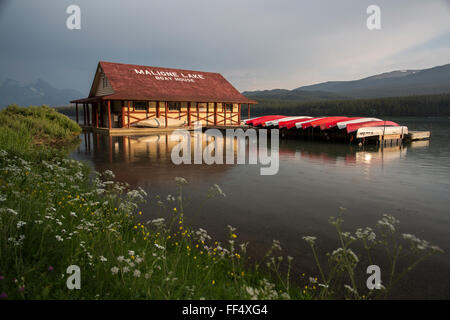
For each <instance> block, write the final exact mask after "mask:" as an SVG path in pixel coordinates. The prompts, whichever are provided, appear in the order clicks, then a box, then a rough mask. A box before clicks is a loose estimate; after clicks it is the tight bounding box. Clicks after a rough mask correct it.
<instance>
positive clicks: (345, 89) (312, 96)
mask: <svg viewBox="0 0 450 320" xmlns="http://www.w3.org/2000/svg"><path fill="white" fill-rule="evenodd" d="M439 93H450V64H446V65H443V66H438V67H433V68H429V69H421V70H419V69H414V70H397V71H392V72H386V73H382V74H378V75H374V76H370V77H367V78H363V79H359V80H352V81H327V82H322V83H318V84H314V85H309V86H302V87H299V88H296V89H293V90H287V89H273V90H260V91H244V92H243V95H245V96H246V97H248V98H251V99H255V100H285V101H314V100H340V99H344V100H346V99H358V98H378V97H393V96H409V95H424V94H439ZM82 96H84V95H83V94H82V93H80V92H79V91H77V90H74V89H56V88H54V87H53V86H52V85H50V84H49V83H48V82H46V81H45V80H43V79H37V80H35V81H33V82H31V83H29V84H26V85H21V84H20V83H19V82H18V81H16V80H13V79H6V80H5V81H3V83H2V84H1V85H0V108H3V107H5V106H7V105H9V104H12V103H16V104H18V105H23V106H28V105H41V104H47V105H50V106H64V105H68V104H69V101H70V100H73V99H75V98H79V97H82Z"/></svg>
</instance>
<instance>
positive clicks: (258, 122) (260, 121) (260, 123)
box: [252, 115, 286, 127]
mask: <svg viewBox="0 0 450 320" xmlns="http://www.w3.org/2000/svg"><path fill="white" fill-rule="evenodd" d="M285 117H286V116H279V115H276V116H266V117H263V118H262V119H256V120H254V121H252V125H253V126H254V127H258V126H264V125H265V123H266V122H267V121H271V120H276V119H281V118H285Z"/></svg>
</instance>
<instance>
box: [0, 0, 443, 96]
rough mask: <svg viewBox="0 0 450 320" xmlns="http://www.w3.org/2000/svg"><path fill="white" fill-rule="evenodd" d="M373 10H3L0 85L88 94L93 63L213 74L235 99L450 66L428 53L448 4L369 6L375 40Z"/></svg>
mask: <svg viewBox="0 0 450 320" xmlns="http://www.w3.org/2000/svg"><path fill="white" fill-rule="evenodd" d="M372 2H373V1H365V0H353V1H331V0H330V1H314V2H313V1H288V0H281V1H263V0H247V1H231V0H230V1H212V0H190V1H185V0H177V1H162V0H157V1H138V0H134V1H131V0H129V1H118V0H112V1H87V0H79V1H65V0H53V1H50V0H45V1H44V0H42V1H25V0H17V1H14V2H10V3H7V2H6V3H5V2H4V1H3V2H1V3H2V5H0V10H2V13H1V14H0V19H1V20H0V40H1V43H2V49H1V51H0V68H1V70H2V76H3V78H6V77H11V78H15V79H18V80H21V81H31V80H33V79H35V78H38V77H41V78H43V79H46V80H47V81H49V82H51V83H52V84H53V85H55V86H57V87H73V88H76V89H79V90H83V91H84V92H85V93H87V90H88V88H89V86H90V81H91V79H92V74H93V72H94V70H95V66H96V64H97V62H98V61H99V60H109V61H117V62H124V63H135V64H145V65H156V66H166V67H176V68H187V69H198V70H205V71H217V72H221V73H223V74H224V75H225V76H226V77H227V78H229V79H230V80H231V81H232V82H233V83H234V84H235V85H236V86H237V88H238V89H240V90H246V89H256V88H260V89H266V88H273V87H286V88H292V87H297V86H300V85H305V84H311V83H314V82H318V81H326V80H332V79H351V78H355V77H360V76H364V75H369V74H372V73H376V72H383V71H387V70H389V69H391V68H392V69H396V68H406V67H425V66H432V65H435V64H442V63H448V62H450V61H445V59H448V56H450V55H449V54H448V53H449V48H448V46H447V47H440V48H439V49H435V50H433V51H429V50H427V46H426V43H427V41H430V40H432V39H435V38H436V37H438V36H439V35H441V34H446V33H447V34H448V31H449V30H450V22H449V19H448V14H449V8H448V6H447V4H446V2H443V1H434V2H429V3H428V2H424V1H420V0H414V1H412V0H402V1H386V0H385V1H375V2H378V4H379V5H380V7H381V8H382V23H383V25H382V26H383V27H382V30H380V31H376V32H371V31H368V30H367V28H366V18H367V14H366V8H367V6H368V5H370V4H372ZM5 4H6V5H5ZM71 4H77V5H79V6H80V7H81V16H82V22H81V30H68V29H67V28H66V24H65V23H66V18H67V17H68V15H67V14H66V8H67V7H68V6H69V5H71ZM424 13H426V15H424ZM430 14H432V15H433V19H429V16H430ZM414 47H420V50H419V49H417V50H411V48H414ZM405 52H406V53H407V54H406V53H405ZM412 63H414V64H416V65H411V64H412Z"/></svg>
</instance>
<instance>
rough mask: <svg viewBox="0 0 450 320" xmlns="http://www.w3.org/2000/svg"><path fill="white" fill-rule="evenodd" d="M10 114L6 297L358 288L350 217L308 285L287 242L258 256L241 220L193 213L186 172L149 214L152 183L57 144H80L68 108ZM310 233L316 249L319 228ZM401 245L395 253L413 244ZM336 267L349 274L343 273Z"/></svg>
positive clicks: (240, 294)
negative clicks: (207, 226) (129, 178)
mask: <svg viewBox="0 0 450 320" xmlns="http://www.w3.org/2000/svg"><path fill="white" fill-rule="evenodd" d="M0 124H1V125H0V133H1V135H0V299H202V298H205V299H314V298H321V299H325V298H331V297H341V296H342V294H341V292H343V291H345V290H346V289H345V288H347V287H348V288H350V289H352V290H356V289H355V288H356V286H357V284H356V283H355V277H354V272H355V271H354V270H355V269H354V268H355V266H356V264H357V263H358V261H359V259H360V257H358V256H356V255H355V254H354V253H353V252H350V251H349V246H350V244H351V242H352V241H353V238H355V239H356V238H359V239H360V238H361V237H360V236H359V234H363V233H362V232H363V231H357V232H356V233H355V236H352V235H350V234H349V233H345V237H346V238H345V240H342V239H343V238H342V237H344V233H342V231H341V230H340V229H339V232H338V233H339V236H340V239H341V244H340V245H341V247H340V248H338V249H337V250H336V252H338V253H339V254H338V255H336V254H335V253H333V254H331V257H332V258H331V259H332V260H331V261H333V264H332V266H331V268H330V270H331V271H330V272H331V273H330V274H331V275H332V276H330V275H329V274H327V275H326V270H323V269H322V268H321V267H320V265H319V269H320V274H321V277H319V278H317V277H314V278H312V277H311V278H310V279H309V282H308V283H306V284H305V283H303V284H302V285H300V283H299V282H300V281H298V280H297V281H293V280H292V279H294V278H295V279H299V275H298V274H294V273H293V272H292V270H291V264H292V260H293V258H292V257H287V258H284V257H283V256H282V255H281V247H280V244H279V242H277V241H274V242H273V245H272V247H271V248H270V249H269V251H268V252H267V254H266V255H265V256H264V257H263V258H262V259H261V260H258V261H256V260H252V261H250V260H249V258H248V257H247V254H246V252H247V243H239V235H238V233H237V232H236V230H235V229H234V228H233V227H231V226H228V229H229V239H228V240H227V242H226V243H225V244H222V243H220V242H217V241H214V240H213V239H211V237H210V236H209V235H208V233H207V231H206V230H203V229H199V230H193V229H191V228H190V227H189V226H188V225H186V224H185V223H184V217H185V214H188V212H185V209H184V205H183V203H184V199H185V195H184V189H183V188H184V187H185V186H186V184H187V183H188V182H187V181H186V180H185V179H183V178H176V179H175V180H176V181H175V183H176V193H175V195H174V196H172V195H169V196H168V197H167V198H165V199H161V198H159V197H156V201H157V203H158V205H159V206H160V207H161V208H162V209H163V210H162V211H163V212H165V213H164V216H163V217H161V218H158V219H153V220H150V221H144V220H143V216H145V215H144V214H143V213H142V212H141V211H139V209H138V208H139V204H140V203H142V202H144V201H145V198H146V193H145V192H144V191H143V190H142V189H139V190H131V189H130V187H129V186H128V185H127V184H124V183H120V182H117V181H114V178H115V177H114V174H113V173H112V172H111V171H105V172H103V173H94V174H93V175H91V174H90V170H89V168H88V167H87V166H86V165H84V164H83V163H81V162H79V161H75V160H72V159H69V158H68V156H67V152H64V151H61V150H60V148H59V149H56V148H54V147H55V146H58V147H63V146H66V145H67V144H72V143H73V141H74V137H76V135H78V133H79V132H80V128H79V127H78V126H77V125H76V124H74V123H73V122H72V121H70V120H69V119H68V118H66V117H65V116H63V115H60V114H57V113H56V112H55V111H54V110H52V109H50V108H48V107H44V106H43V107H31V108H20V107H17V106H12V107H9V108H7V109H6V110H3V111H1V112H0ZM92 176H93V178H92ZM90 177H91V178H90ZM223 196H225V194H224V193H223V192H222V190H221V189H220V187H219V186H217V185H214V186H212V187H211V189H210V190H209V191H208V198H214V197H223ZM388 222H389V221H388ZM336 225H337V226H339V228H340V226H341V225H340V223H339V224H336ZM358 232H359V234H358ZM369 237H371V234H368V236H367V239H369ZM408 237H409V238H408ZM404 238H405V239H403V240H404V241H410V242H411V243H412V244H415V247H412V248H411V249H412V250H416V249H417V250H421V248H422V247H425V248H426V250H432V251H433V252H434V251H439V250H438V248H437V247H432V246H429V244H428V243H426V242H423V241H422V240H419V239H417V238H415V237H414V236H411V235H409V236H404ZM370 239H372V240H373V238H370ZM305 240H307V242H308V243H310V244H311V246H312V247H313V249H314V250H315V247H314V240H315V238H314V237H305ZM350 240H352V241H350ZM363 241H364V240H363ZM419 245H420V246H419ZM400 248H401V247H399V246H398V245H397V246H395V247H394V248H393V250H394V251H392V253H393V254H394V255H398V254H400V252H402V253H403V252H409V250H408V249H400ZM342 252H344V254H343V253H342ZM426 252H427V253H428V252H429V251H426ZM354 255H355V256H356V257H357V258H356V259H355V258H354ZM350 256H352V257H353V260H352V261H350V260H349V259H350V258H349V257H350ZM426 256H428V254H427V255H424V256H423V257H422V258H424V257H426ZM314 257H315V258H316V261H318V259H317V254H316V251H314ZM422 258H421V259H422ZM333 259H334V260H333ZM394 261H395V260H394ZM349 264H351V265H349ZM73 265H76V266H78V267H79V270H80V272H81V274H80V275H81V282H80V289H73V290H69V289H68V287H67V285H66V284H67V282H68V283H69V284H72V285H75V286H76V285H77V281H76V280H75V281H73V279H72V278H71V275H70V274H68V271H67V270H68V267H69V266H73ZM281 270H284V271H283V272H282V271H281ZM342 270H344V271H345V270H347V271H348V275H347V276H346V275H345V273H344V272H342ZM407 271H409V270H407ZM70 272H73V271H70ZM337 274H339V275H340V276H339V279H341V281H334V280H333V279H335V278H336V277H335V276H336V275H337ZM303 279H305V277H303ZM347 283H350V285H347ZM392 284H393V283H391V282H390V283H389V284H388V287H390V286H391V285H392ZM361 286H364V283H363V284H362V285H361ZM365 290H367V289H365ZM351 292H353V291H351ZM358 292H359V291H358ZM345 296H346V297H349V298H356V299H358V298H365V297H366V296H368V295H362V294H359V293H358V294H354V293H352V295H350V296H348V295H345Z"/></svg>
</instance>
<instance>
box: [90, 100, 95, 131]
mask: <svg viewBox="0 0 450 320" xmlns="http://www.w3.org/2000/svg"><path fill="white" fill-rule="evenodd" d="M91 116H92V121H91V123H92V126H93V127H94V126H95V110H94V103H91Z"/></svg>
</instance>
